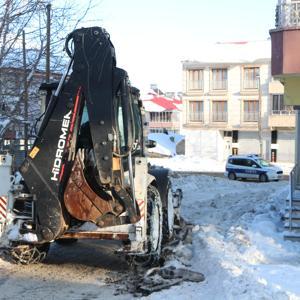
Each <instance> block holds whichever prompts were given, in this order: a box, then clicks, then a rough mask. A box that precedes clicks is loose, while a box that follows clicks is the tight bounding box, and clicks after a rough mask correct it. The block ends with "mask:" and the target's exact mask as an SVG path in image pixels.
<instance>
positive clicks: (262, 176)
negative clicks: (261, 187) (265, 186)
mask: <svg viewBox="0 0 300 300" xmlns="http://www.w3.org/2000/svg"><path fill="white" fill-rule="evenodd" d="M268 180H269V179H268V176H267V175H266V174H260V175H259V181H260V182H268Z"/></svg>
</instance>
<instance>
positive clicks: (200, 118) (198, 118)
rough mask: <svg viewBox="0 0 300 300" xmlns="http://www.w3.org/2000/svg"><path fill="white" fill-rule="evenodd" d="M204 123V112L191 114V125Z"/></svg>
mask: <svg viewBox="0 0 300 300" xmlns="http://www.w3.org/2000/svg"><path fill="white" fill-rule="evenodd" d="M203 121H204V117H203V111H197V112H190V113H189V122H190V123H194V122H196V123H199V122H200V123H202V122H203Z"/></svg>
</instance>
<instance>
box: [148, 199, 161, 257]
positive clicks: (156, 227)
mask: <svg viewBox="0 0 300 300" xmlns="http://www.w3.org/2000/svg"><path fill="white" fill-rule="evenodd" d="M152 205H153V207H152V213H151V219H150V220H151V221H150V222H151V229H152V230H151V236H150V242H151V249H152V251H156V250H157V248H158V244H159V237H160V222H159V220H160V215H159V207H158V205H157V204H156V203H155V202H154V201H153V202H152Z"/></svg>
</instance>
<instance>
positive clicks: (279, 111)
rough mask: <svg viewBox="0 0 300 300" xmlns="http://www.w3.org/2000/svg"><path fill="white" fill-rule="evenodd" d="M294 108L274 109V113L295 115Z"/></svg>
mask: <svg viewBox="0 0 300 300" xmlns="http://www.w3.org/2000/svg"><path fill="white" fill-rule="evenodd" d="M294 114H295V111H294V110H272V115H294Z"/></svg>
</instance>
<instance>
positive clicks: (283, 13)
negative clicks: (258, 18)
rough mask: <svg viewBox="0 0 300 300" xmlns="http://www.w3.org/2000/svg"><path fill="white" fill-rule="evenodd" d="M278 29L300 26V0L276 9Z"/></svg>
mask: <svg viewBox="0 0 300 300" xmlns="http://www.w3.org/2000/svg"><path fill="white" fill-rule="evenodd" d="M275 26H276V28H288V27H295V26H300V0H299V1H293V3H285V4H280V5H277V7H276V24H275Z"/></svg>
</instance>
